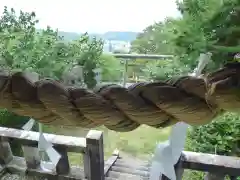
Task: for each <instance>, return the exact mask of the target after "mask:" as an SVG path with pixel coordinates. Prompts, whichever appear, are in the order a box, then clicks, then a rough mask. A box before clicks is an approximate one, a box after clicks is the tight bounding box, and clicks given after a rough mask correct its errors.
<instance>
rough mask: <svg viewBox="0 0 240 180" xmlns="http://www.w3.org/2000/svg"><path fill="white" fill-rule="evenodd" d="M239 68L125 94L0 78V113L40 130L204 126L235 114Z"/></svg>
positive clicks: (113, 88) (114, 88)
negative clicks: (24, 120)
mask: <svg viewBox="0 0 240 180" xmlns="http://www.w3.org/2000/svg"><path fill="white" fill-rule="evenodd" d="M239 80H240V63H234V64H230V65H226V66H225V67H224V68H223V69H221V70H218V71H216V72H214V73H211V74H209V75H207V76H205V77H202V78H195V77H190V76H185V77H181V78H177V79H176V80H174V79H171V80H169V81H167V82H154V83H138V84H135V85H133V86H130V87H129V88H127V89H126V88H124V87H121V86H118V85H107V86H103V87H101V88H98V89H95V90H94V91H90V90H86V89H81V88H71V87H64V86H63V85H62V84H61V83H59V82H57V81H54V80H51V79H44V80H39V81H37V82H35V83H33V82H31V81H30V79H28V78H27V76H25V74H24V73H23V72H18V73H15V74H13V75H0V92H1V96H0V98H1V99H0V108H7V109H8V110H9V111H12V112H14V113H16V114H18V115H23V116H29V117H32V118H34V119H36V120H38V121H39V122H41V123H43V124H50V125H61V126H80V127H86V128H91V127H96V126H100V125H105V126H106V127H107V128H109V129H111V130H115V131H131V130H134V129H135V128H137V127H138V126H139V125H141V124H146V125H149V126H153V127H156V128H160V127H166V126H169V125H172V124H174V123H176V122H178V121H183V122H186V123H188V124H190V125H202V124H206V123H209V122H210V121H211V120H212V119H213V118H214V117H215V116H216V115H218V114H219V113H221V112H223V111H237V110H238V109H239V108H240V89H239V86H240V83H239V82H240V81H239Z"/></svg>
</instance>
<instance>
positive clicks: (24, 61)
mask: <svg viewBox="0 0 240 180" xmlns="http://www.w3.org/2000/svg"><path fill="white" fill-rule="evenodd" d="M36 23H38V21H37V20H36V16H35V13H25V12H22V11H21V12H20V15H19V16H16V13H15V11H14V9H11V10H10V11H9V10H8V9H7V7H5V9H4V12H3V15H2V18H1V19H0V40H1V42H0V51H1V55H0V62H1V65H4V66H5V67H8V68H10V69H12V70H26V69H29V70H31V71H36V72H38V73H39V74H40V75H41V76H42V77H51V78H55V79H61V77H62V73H63V71H64V70H65V69H67V68H71V67H72V66H74V65H75V64H78V65H81V66H83V67H84V73H85V74H84V76H85V81H86V82H85V83H86V84H87V85H88V87H89V88H92V87H93V86H95V84H96V82H95V74H94V72H93V69H95V68H96V66H97V64H98V61H99V58H100V55H101V54H102V49H103V42H102V41H101V40H97V39H96V38H90V37H89V36H88V34H87V33H85V34H83V35H82V36H81V37H80V38H79V39H78V40H75V41H70V42H66V41H64V37H59V36H58V31H54V30H52V29H51V28H50V27H47V29H46V30H41V31H37V30H36V29H35V25H36Z"/></svg>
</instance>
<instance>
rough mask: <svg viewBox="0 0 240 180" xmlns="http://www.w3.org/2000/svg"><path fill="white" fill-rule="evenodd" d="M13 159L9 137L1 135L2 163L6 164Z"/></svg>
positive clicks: (0, 157) (0, 150) (0, 154)
mask: <svg viewBox="0 0 240 180" xmlns="http://www.w3.org/2000/svg"><path fill="white" fill-rule="evenodd" d="M12 159H13V154H12V150H11V146H10V144H9V142H8V139H7V138H4V137H0V164H1V165H5V164H7V163H9V162H10V161H11V160H12Z"/></svg>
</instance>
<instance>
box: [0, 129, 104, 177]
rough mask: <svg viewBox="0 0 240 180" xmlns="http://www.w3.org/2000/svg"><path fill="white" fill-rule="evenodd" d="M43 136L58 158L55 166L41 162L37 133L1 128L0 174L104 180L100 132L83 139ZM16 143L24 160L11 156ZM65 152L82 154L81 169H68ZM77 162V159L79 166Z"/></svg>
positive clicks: (92, 132)
mask: <svg viewBox="0 0 240 180" xmlns="http://www.w3.org/2000/svg"><path fill="white" fill-rule="evenodd" d="M44 136H45V138H46V140H47V141H48V142H51V143H52V144H53V147H54V148H55V150H56V151H57V152H58V153H59V154H60V155H61V159H60V160H59V162H58V163H57V165H56V166H54V165H53V163H51V162H46V161H44V162H43V161H40V157H39V153H38V149H37V146H38V139H39V133H38V132H33V131H24V130H18V129H12V128H4V127H0V166H1V169H0V171H1V172H4V171H10V172H12V173H14V172H18V173H21V172H22V173H27V175H31V176H40V177H41V176H44V177H47V178H49V179H54V178H56V177H57V178H63V179H88V180H103V179H104V155H103V134H102V132H101V131H95V130H90V131H89V133H88V134H87V136H86V138H81V137H71V136H62V135H54V134H44ZM16 142H20V143H21V144H22V147H23V154H24V157H16V156H14V155H13V154H12V150H11V143H16ZM29 148H31V150H30V151H31V154H29ZM27 149H28V150H27ZM68 152H77V153H82V154H83V157H84V158H83V159H84V160H83V161H84V162H83V164H84V165H83V166H84V168H80V167H70V165H69V160H68V155H67V153H68ZM80 159H81V158H80V157H79V164H80ZM43 167H44V168H43Z"/></svg>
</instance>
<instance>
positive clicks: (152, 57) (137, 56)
mask: <svg viewBox="0 0 240 180" xmlns="http://www.w3.org/2000/svg"><path fill="white" fill-rule="evenodd" d="M111 55H112V56H114V57H115V58H123V59H131V60H135V59H146V60H162V59H167V58H173V57H174V56H173V55H157V54H111Z"/></svg>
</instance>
